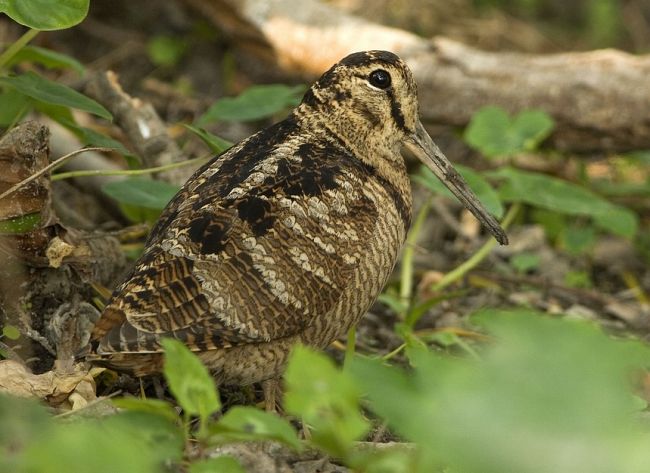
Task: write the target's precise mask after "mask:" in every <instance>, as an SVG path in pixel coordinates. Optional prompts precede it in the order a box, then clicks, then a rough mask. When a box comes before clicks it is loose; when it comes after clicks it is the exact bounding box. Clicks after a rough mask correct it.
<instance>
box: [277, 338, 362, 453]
mask: <svg viewBox="0 0 650 473" xmlns="http://www.w3.org/2000/svg"><path fill="white" fill-rule="evenodd" d="M285 382H286V389H287V392H286V395H285V399H284V402H285V407H286V409H287V411H288V412H290V413H292V414H294V415H297V416H300V417H301V418H302V419H303V421H304V422H306V423H307V424H308V425H309V426H311V427H312V428H313V429H314V432H313V439H314V442H315V443H316V444H317V445H319V446H320V447H321V448H323V449H324V450H325V451H327V452H329V453H331V454H332V455H335V456H338V457H345V456H346V455H349V452H350V449H351V447H352V444H353V442H354V441H355V440H358V439H359V438H361V437H362V436H363V435H364V434H365V433H366V432H367V431H368V428H369V425H368V422H367V421H366V420H365V419H364V418H363V416H361V414H360V413H359V411H358V403H359V398H360V394H361V393H360V391H359V388H358V386H357V385H356V384H355V382H354V379H353V378H352V377H351V376H350V374H349V373H346V372H340V371H338V370H337V369H336V368H335V366H334V363H333V362H332V361H331V360H330V359H328V358H327V357H324V356H323V355H320V354H318V353H315V352H313V351H311V350H309V349H308V348H305V347H301V346H298V347H296V348H295V349H294V351H293V353H292V357H291V360H290V362H289V365H288V367H287V371H286V373H285Z"/></svg>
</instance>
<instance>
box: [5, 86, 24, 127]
mask: <svg viewBox="0 0 650 473" xmlns="http://www.w3.org/2000/svg"><path fill="white" fill-rule="evenodd" d="M0 103H1V104H2V107H0V126H5V127H7V126H9V125H12V124H13V123H16V122H17V121H18V120H20V119H21V118H22V117H23V116H24V115H25V114H26V113H27V111H28V110H29V109H30V100H29V98H28V97H27V96H26V95H25V94H22V93H20V92H18V91H17V90H16V89H11V88H8V89H6V90H5V91H3V92H2V93H0Z"/></svg>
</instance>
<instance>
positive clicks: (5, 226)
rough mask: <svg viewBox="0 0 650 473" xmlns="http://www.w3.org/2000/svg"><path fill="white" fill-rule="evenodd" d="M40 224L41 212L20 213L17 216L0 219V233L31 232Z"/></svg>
mask: <svg viewBox="0 0 650 473" xmlns="http://www.w3.org/2000/svg"><path fill="white" fill-rule="evenodd" d="M40 224H41V213H40V212H34V213H31V214H26V215H20V216H19V217H13V218H8V219H6V220H1V221H0V234H2V233H13V234H16V233H27V232H31V231H32V230H34V229H35V228H38V226H39V225H40Z"/></svg>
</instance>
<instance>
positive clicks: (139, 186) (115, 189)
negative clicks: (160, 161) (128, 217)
mask: <svg viewBox="0 0 650 473" xmlns="http://www.w3.org/2000/svg"><path fill="white" fill-rule="evenodd" d="M179 189H180V187H179V186H174V185H171V184H168V183H166V182H163V181H155V180H153V179H145V178H141V177H133V178H130V179H124V180H122V181H113V182H108V183H106V184H104V185H103V186H102V192H104V193H105V194H106V195H108V196H109V197H112V198H113V199H115V200H117V201H118V202H119V203H121V204H127V205H132V206H135V207H142V208H145V209H153V210H162V209H164V208H165V206H166V205H167V204H168V203H169V201H170V200H171V199H172V198H173V197H174V196H175V195H176V193H178V191H179Z"/></svg>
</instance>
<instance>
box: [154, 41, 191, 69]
mask: <svg viewBox="0 0 650 473" xmlns="http://www.w3.org/2000/svg"><path fill="white" fill-rule="evenodd" d="M185 51H187V43H186V42H185V41H183V40H182V39H181V38H172V37H170V36H154V37H153V38H151V39H150V40H149V41H148V42H147V54H148V55H149V58H150V59H151V62H153V63H154V64H155V65H156V66H164V67H171V66H174V65H176V64H178V61H180V60H181V58H182V57H183V55H184V54H185Z"/></svg>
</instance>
